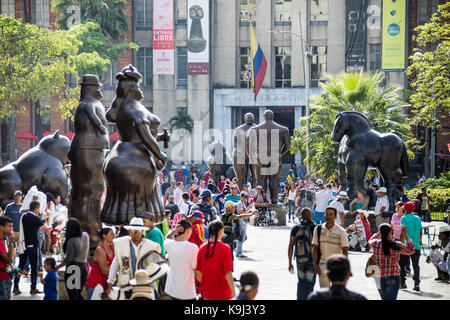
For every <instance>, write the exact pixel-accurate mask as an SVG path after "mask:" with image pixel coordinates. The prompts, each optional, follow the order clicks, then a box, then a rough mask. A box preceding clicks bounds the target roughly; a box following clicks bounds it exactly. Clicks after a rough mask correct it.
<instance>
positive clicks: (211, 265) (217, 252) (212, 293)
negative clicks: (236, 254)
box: [196, 241, 233, 300]
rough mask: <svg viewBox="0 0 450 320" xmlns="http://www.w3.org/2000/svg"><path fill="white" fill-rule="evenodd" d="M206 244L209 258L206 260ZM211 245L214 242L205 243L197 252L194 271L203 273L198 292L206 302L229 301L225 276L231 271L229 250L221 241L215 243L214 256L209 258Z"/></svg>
mask: <svg viewBox="0 0 450 320" xmlns="http://www.w3.org/2000/svg"><path fill="white" fill-rule="evenodd" d="M208 244H209V257H208V258H206V257H205V254H206V247H207V246H208ZM213 245H214V242H206V243H204V244H202V245H201V246H200V249H199V250H198V255H197V267H196V269H197V270H198V271H201V272H202V273H203V276H202V282H200V287H199V292H200V294H201V295H202V297H203V298H205V299H208V300H230V299H231V289H230V286H229V285H228V281H227V278H226V277H225V274H226V273H227V272H228V271H233V259H232V257H231V248H230V246H229V245H227V244H225V243H223V242H222V241H217V243H216V246H215V248H214V255H213V256H212V257H211V252H212V248H213Z"/></svg>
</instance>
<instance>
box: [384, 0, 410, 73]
mask: <svg viewBox="0 0 450 320" xmlns="http://www.w3.org/2000/svg"><path fill="white" fill-rule="evenodd" d="M382 24H383V38H382V41H383V44H382V51H381V64H382V67H381V68H382V69H383V70H384V71H404V70H405V35H406V32H405V31H406V0H396V1H392V0H383V22H382Z"/></svg>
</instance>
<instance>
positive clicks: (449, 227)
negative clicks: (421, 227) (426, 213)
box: [439, 224, 450, 233]
mask: <svg viewBox="0 0 450 320" xmlns="http://www.w3.org/2000/svg"><path fill="white" fill-rule="evenodd" d="M449 231H450V226H449V225H448V224H447V225H445V226H440V227H439V233H443V232H449Z"/></svg>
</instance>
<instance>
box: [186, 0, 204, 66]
mask: <svg viewBox="0 0 450 320" xmlns="http://www.w3.org/2000/svg"><path fill="white" fill-rule="evenodd" d="M187 50H188V74H190V75H195V74H209V1H208V0H188V40H187Z"/></svg>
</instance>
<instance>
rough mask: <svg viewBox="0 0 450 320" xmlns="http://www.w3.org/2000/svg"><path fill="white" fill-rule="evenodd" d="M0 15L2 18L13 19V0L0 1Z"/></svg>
mask: <svg viewBox="0 0 450 320" xmlns="http://www.w3.org/2000/svg"><path fill="white" fill-rule="evenodd" d="M0 13H1V14H3V15H4V16H12V17H14V16H15V13H14V0H2V2H1V5H0Z"/></svg>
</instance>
